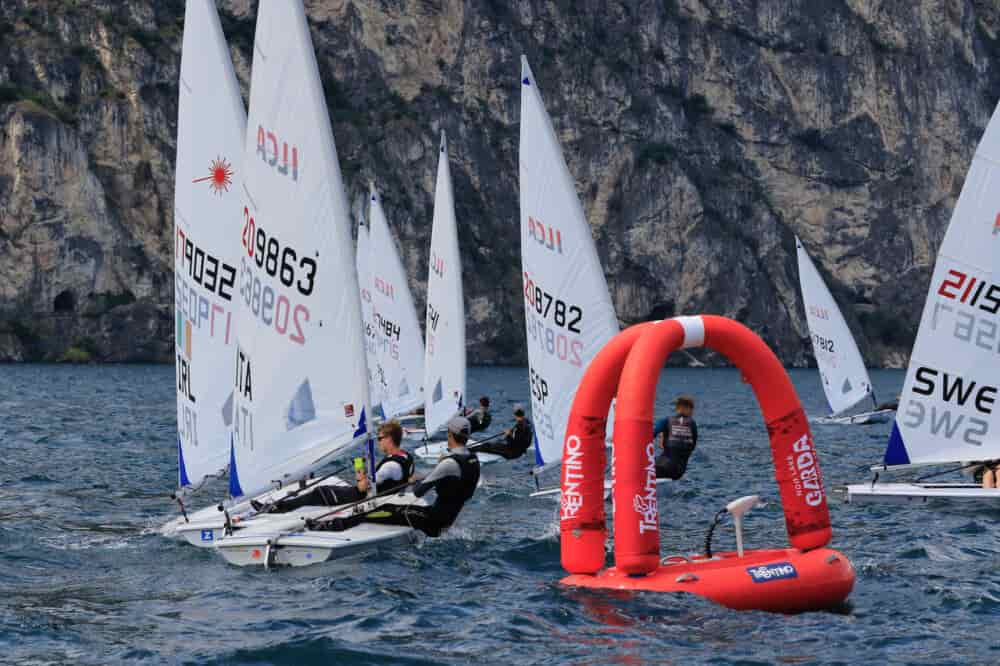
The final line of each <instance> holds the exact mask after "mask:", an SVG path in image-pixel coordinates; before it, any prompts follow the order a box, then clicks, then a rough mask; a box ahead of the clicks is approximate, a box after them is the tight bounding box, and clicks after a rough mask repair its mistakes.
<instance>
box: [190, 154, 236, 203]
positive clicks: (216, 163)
mask: <svg viewBox="0 0 1000 666" xmlns="http://www.w3.org/2000/svg"><path fill="white" fill-rule="evenodd" d="M206 180H207V181H209V185H208V186H209V187H211V188H212V191H213V192H215V193H216V194H218V195H219V196H220V197H221V196H222V193H223V192H228V191H229V186H230V185H232V184H233V166H232V165H231V164H230V163H229V162H228V161H227V160H226V158H225V157H217V158H215V159H214V160H212V163H211V164H209V165H208V175H207V176H205V177H204V178H195V179H194V180H192V181H191V182H192V183H203V182H205V181H206Z"/></svg>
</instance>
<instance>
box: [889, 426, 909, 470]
mask: <svg viewBox="0 0 1000 666" xmlns="http://www.w3.org/2000/svg"><path fill="white" fill-rule="evenodd" d="M883 462H884V463H885V464H886V465H909V464H910V456H909V455H908V454H907V453H906V444H905V443H904V442H903V436H902V435H900V434H899V426H898V425H896V423H895V422H893V424H892V434H891V435H889V445H888V446H887V447H886V449H885V458H884V459H883Z"/></svg>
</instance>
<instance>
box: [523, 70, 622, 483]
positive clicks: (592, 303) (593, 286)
mask: <svg viewBox="0 0 1000 666" xmlns="http://www.w3.org/2000/svg"><path fill="white" fill-rule="evenodd" d="M519 169H520V209H521V264H522V278H523V288H524V304H525V327H526V329H527V337H528V364H529V381H530V384H531V396H532V397H531V412H532V418H533V420H534V425H535V435H536V450H535V462H536V464H537V466H538V467H539V468H541V467H545V466H549V465H552V464H554V463H555V462H557V461H558V460H559V459H560V458H561V456H562V446H563V438H564V437H565V433H566V424H567V421H568V418H569V410H570V407H571V405H572V401H573V397H574V395H575V392H576V387H577V386H578V385H579V383H580V379H581V378H582V376H583V372H584V370H585V369H586V367H587V365H588V364H589V363H590V360H591V359H592V358H593V357H594V355H595V354H596V353H597V352H598V351H599V350H600V349H601V347H603V346H604V344H605V343H606V342H607V341H608V340H610V339H611V337H612V336H614V335H615V334H616V333H617V332H618V320H617V317H616V316H615V311H614V306H613V305H612V303H611V297H610V295H609V293H608V286H607V283H606V281H605V279H604V271H603V268H602V267H601V262H600V259H599V257H598V255H597V248H596V246H595V244H594V240H593V235H592V231H591V229H590V225H589V224H588V223H587V219H586V216H585V215H584V211H583V207H582V205H581V204H580V200H579V198H578V197H577V193H576V186H575V183H574V181H573V178H572V176H571V175H570V173H569V169H568V167H567V166H566V162H565V160H564V159H563V154H562V149H561V147H560V145H559V140H558V138H557V137H556V133H555V130H554V129H553V126H552V121H551V119H550V118H549V116H548V114H547V113H546V111H545V106H544V104H543V102H542V99H541V95H540V93H539V91H538V86H537V85H536V82H535V79H534V75H533V74H532V72H531V68H530V67H529V66H528V61H527V59H526V58H524V57H523V56H522V58H521V136H520V148H519Z"/></svg>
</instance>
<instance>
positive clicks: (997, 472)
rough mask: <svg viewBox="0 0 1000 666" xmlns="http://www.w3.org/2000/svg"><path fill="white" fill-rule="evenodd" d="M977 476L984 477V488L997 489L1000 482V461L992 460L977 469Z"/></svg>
mask: <svg viewBox="0 0 1000 666" xmlns="http://www.w3.org/2000/svg"><path fill="white" fill-rule="evenodd" d="M975 475H976V476H979V475H982V477H983V478H982V483H983V488H996V487H997V481H998V480H1000V460H991V461H990V462H986V463H983V464H982V466H980V467H977V468H976V471H975Z"/></svg>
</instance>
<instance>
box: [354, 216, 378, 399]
mask: <svg viewBox="0 0 1000 666" xmlns="http://www.w3.org/2000/svg"><path fill="white" fill-rule="evenodd" d="M368 238H369V233H368V227H366V226H365V225H363V224H359V225H358V249H357V253H356V254H355V261H356V264H357V268H358V287H359V294H360V296H361V323H362V326H363V328H364V333H365V365H366V366H367V368H368V387H369V394H368V395H369V399H370V403H369V404H370V405H371V406H372V407H375V406H376V405H378V403H379V395H378V392H377V391H376V390H375V366H376V364H377V359H376V357H375V343H376V336H375V325H374V324H373V323H372V290H373V289H374V286H373V283H372V274H371V271H369V270H368V257H369V255H370V254H371V253H370V251H369V249H368V244H369V240H368Z"/></svg>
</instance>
